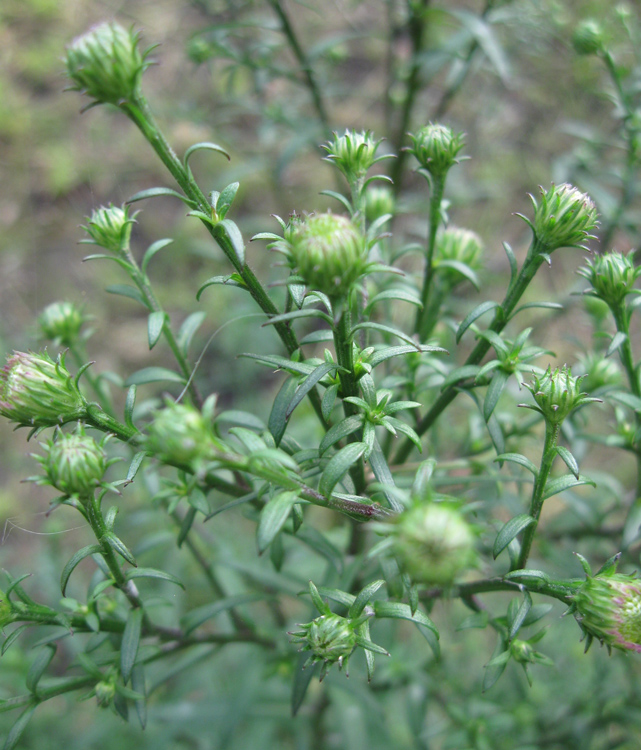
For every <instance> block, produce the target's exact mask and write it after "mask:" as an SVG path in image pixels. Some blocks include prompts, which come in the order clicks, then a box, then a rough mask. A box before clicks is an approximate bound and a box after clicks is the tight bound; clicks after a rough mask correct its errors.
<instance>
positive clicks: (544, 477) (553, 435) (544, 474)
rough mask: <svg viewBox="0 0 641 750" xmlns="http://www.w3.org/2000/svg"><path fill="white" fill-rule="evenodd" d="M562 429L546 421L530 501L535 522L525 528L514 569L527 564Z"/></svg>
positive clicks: (519, 568)
mask: <svg viewBox="0 0 641 750" xmlns="http://www.w3.org/2000/svg"><path fill="white" fill-rule="evenodd" d="M560 430H561V425H560V424H551V423H550V422H546V423H545V444H544V446H543V456H542V458H541V467H540V468H539V473H538V475H537V477H536V480H535V482H534V487H533V488H532V500H531V501H530V516H531V517H532V518H533V519H534V523H531V524H530V525H529V526H528V527H527V528H526V530H525V533H524V535H523V544H522V545H521V553H520V555H519V558H518V561H517V563H516V567H515V568H514V570H521V569H522V568H524V567H525V566H526V565H527V561H528V558H529V556H530V551H531V549H532V542H533V541H534V536H535V534H536V529H537V527H538V525H539V518H540V517H541V511H542V509H543V502H544V498H543V493H544V492H545V485H546V484H547V481H548V477H549V476H550V471H551V470H552V464H553V463H554V459H555V457H556V443H557V440H558V439H559V431H560Z"/></svg>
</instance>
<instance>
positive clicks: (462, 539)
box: [392, 502, 476, 586]
mask: <svg viewBox="0 0 641 750" xmlns="http://www.w3.org/2000/svg"><path fill="white" fill-rule="evenodd" d="M474 536H475V535H474V531H473V530H472V527H471V526H470V525H469V523H468V522H467V521H466V520H465V518H464V517H463V515H462V514H461V512H460V511H459V510H458V508H456V507H455V505H454V504H452V503H447V502H439V503H435V502H429V503H425V502H418V503H416V504H414V505H413V506H412V507H411V508H409V509H408V510H406V511H405V512H404V513H402V514H401V515H400V516H399V517H398V520H397V523H396V525H395V526H394V528H393V529H392V538H393V550H394V553H395V555H396V558H397V560H398V562H399V565H400V567H401V569H402V570H403V571H404V572H406V573H408V574H409V576H410V578H411V579H412V581H413V582H415V583H425V584H429V585H438V586H447V585H450V584H452V583H453V582H454V580H455V579H456V577H457V576H458V575H460V574H461V573H463V572H465V571H466V570H469V569H470V568H471V567H473V566H474V564H475V563H476V553H475V551H474Z"/></svg>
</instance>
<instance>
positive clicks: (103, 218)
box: [84, 203, 136, 253]
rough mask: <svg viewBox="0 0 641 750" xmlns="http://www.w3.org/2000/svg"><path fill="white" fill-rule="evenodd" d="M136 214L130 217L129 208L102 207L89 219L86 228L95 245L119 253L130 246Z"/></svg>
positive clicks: (111, 205)
mask: <svg viewBox="0 0 641 750" xmlns="http://www.w3.org/2000/svg"><path fill="white" fill-rule="evenodd" d="M135 216H136V214H133V215H132V216H130V215H129V206H122V207H120V206H114V205H113V204H111V203H110V204H109V205H108V206H100V208H97V209H96V210H95V211H94V212H93V213H92V214H91V216H90V217H88V219H87V226H85V227H84V229H85V231H86V232H87V234H88V235H89V237H90V239H89V240H86V241H87V242H90V243H92V244H94V245H98V246H99V247H102V248H104V249H105V250H109V251H110V252H112V253H119V252H121V251H122V250H123V249H125V248H127V247H128V245H129V237H130V236H131V228H132V225H133V224H134V222H135Z"/></svg>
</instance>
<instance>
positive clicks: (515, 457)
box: [494, 453, 539, 477]
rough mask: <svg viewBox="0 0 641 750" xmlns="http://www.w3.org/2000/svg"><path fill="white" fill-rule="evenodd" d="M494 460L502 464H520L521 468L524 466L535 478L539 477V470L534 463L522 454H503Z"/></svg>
mask: <svg viewBox="0 0 641 750" xmlns="http://www.w3.org/2000/svg"><path fill="white" fill-rule="evenodd" d="M494 460H495V461H500V462H503V461H509V462H510V463H513V464H518V465H519V466H523V467H524V468H525V469H527V470H528V471H531V472H532V474H533V475H534V476H535V477H538V475H539V470H538V469H537V468H536V466H535V465H534V464H533V463H532V461H530V459H529V458H526V457H525V456H522V455H521V454H520V453H501V455H500V456H497V457H496V458H495V459H494Z"/></svg>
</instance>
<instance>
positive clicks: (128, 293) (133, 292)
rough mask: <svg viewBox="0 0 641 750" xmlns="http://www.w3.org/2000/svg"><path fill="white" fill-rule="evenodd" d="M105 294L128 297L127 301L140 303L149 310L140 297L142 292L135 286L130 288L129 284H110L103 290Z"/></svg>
mask: <svg viewBox="0 0 641 750" xmlns="http://www.w3.org/2000/svg"><path fill="white" fill-rule="evenodd" d="M105 292H107V293H108V294H118V295H119V296H121V297H129V299H133V300H135V301H136V302H140V304H141V305H142V306H143V307H146V308H147V309H149V305H148V304H147V302H146V301H145V298H144V297H143V296H142V292H141V291H140V289H137V288H136V287H135V286H130V285H129V284H112V285H111V286H108V287H107V288H106V289H105Z"/></svg>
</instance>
